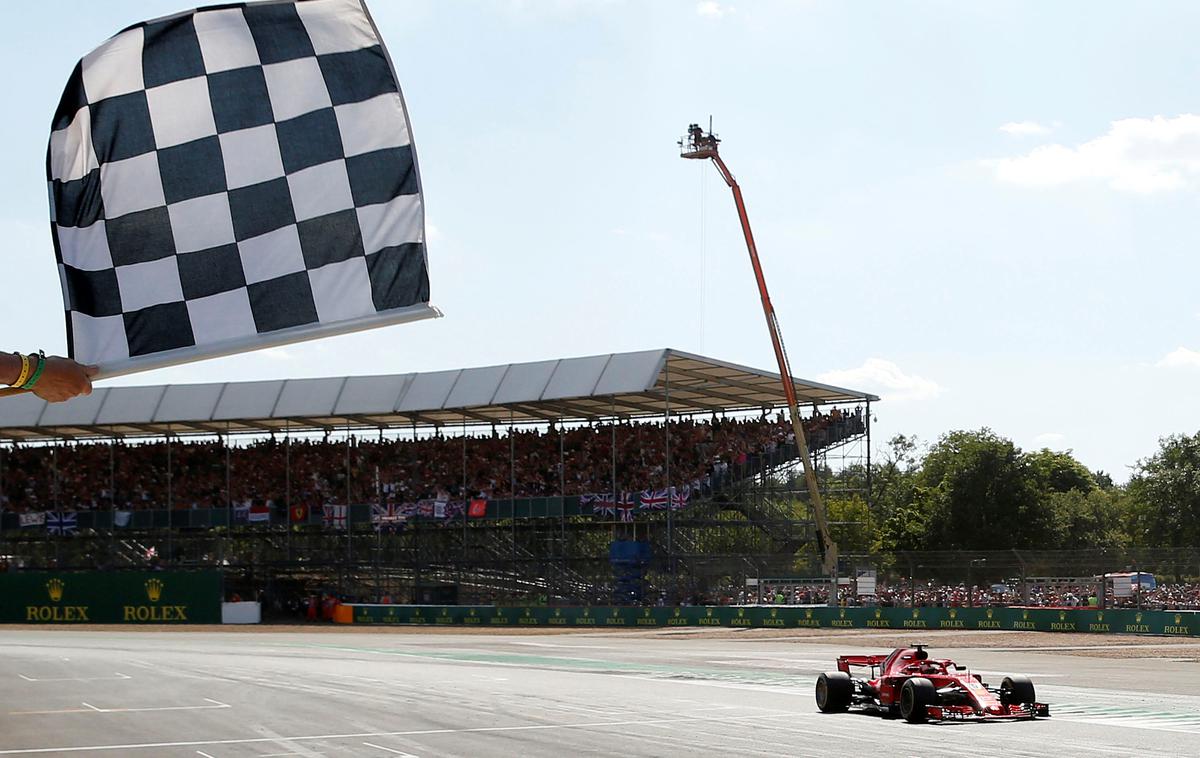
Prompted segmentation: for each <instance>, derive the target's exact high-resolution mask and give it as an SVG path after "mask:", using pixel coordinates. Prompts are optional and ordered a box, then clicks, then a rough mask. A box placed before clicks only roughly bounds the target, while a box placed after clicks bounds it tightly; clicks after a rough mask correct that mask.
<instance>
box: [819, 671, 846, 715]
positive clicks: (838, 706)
mask: <svg viewBox="0 0 1200 758" xmlns="http://www.w3.org/2000/svg"><path fill="white" fill-rule="evenodd" d="M853 695H854V682H853V681H851V680H850V675H849V674H847V673H846V672H845V671H830V672H827V673H824V674H821V675H820V676H819V677H817V709H818V710H819V711H821V713H842V712H843V711H847V710H849V708H850V698H851V696H853Z"/></svg>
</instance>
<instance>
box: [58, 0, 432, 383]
mask: <svg viewBox="0 0 1200 758" xmlns="http://www.w3.org/2000/svg"><path fill="white" fill-rule="evenodd" d="M46 170H47V179H48V181H49V183H50V217H51V231H52V234H53V238H54V247H55V253H56V255H57V258H58V264H59V271H60V274H61V278H62V287H63V296H64V300H65V303H66V311H67V336H68V344H69V346H70V354H71V356H72V357H73V358H75V359H76V360H79V361H81V362H86V363H98V364H100V366H101V374H102V375H106V376H112V375H115V374H119V373H127V372H130V371H137V370H144V369H148V368H155V367H158V366H164V365H170V364H173V363H181V362H184V361H189V360H196V359H199V358H204V357H211V356H216V355H226V354H230V353H235V352H241V351H245V350H251V349H256V348H260V347H267V346H270V345H279V344H285V343H289V342H296V341H299V340H303V339H311V338H314V337H320V336H327V335H330V334H340V333H345V332H350V331H357V330H360V329H366V328H371V327H375V326H384V325H387V324H394V323H400V322H404V321H412V320H415V319H420V318H428V317H431V316H436V315H437V311H436V310H435V309H433V308H431V307H430V306H429V303H428V301H429V278H428V273H427V267H426V256H425V245H424V240H425V230H424V226H425V222H424V207H423V203H422V198H421V192H420V181H419V176H418V172H417V164H416V158H415V155H414V153H413V147H412V142H411V140H410V135H409V127H408V117H407V113H406V111H405V107H404V101H403V99H402V97H401V94H400V88H399V85H398V83H397V81H396V76H395V73H394V71H393V68H392V65H391V61H390V59H389V57H388V55H387V52H386V50H385V49H384V47H383V42H382V40H381V39H380V37H379V34H378V31H377V29H376V28H375V25H374V23H373V22H372V20H371V18H370V16H369V14H368V13H367V10H366V7H365V5H363V3H362V2H361V1H360V0H299V1H297V2H278V1H271V2H261V3H242V4H233V5H221V6H214V7H211V8H201V9H198V10H195V11H191V12H187V13H181V14H178V15H175V16H170V17H166V18H162V19H158V20H155V21H148V22H145V23H141V24H136V25H134V26H132V27H130V28H128V29H126V30H124V31H122V32H120V33H119V34H117V35H116V36H115V37H113V38H111V39H109V40H108V41H107V42H105V43H104V44H103V45H101V46H100V47H98V48H97V49H96V50H94V51H93V52H91V53H89V54H88V55H87V56H85V57H84V58H83V60H81V61H80V62H79V63H78V64H77V65H76V67H75V70H74V72H73V73H72V74H71V78H70V81H69V82H68V83H67V87H66V91H65V92H64V93H63V96H62V101H61V102H60V103H59V106H58V110H57V112H56V113H55V114H54V122H53V126H52V133H51V135H50V147H49V155H48V158H47V166H46Z"/></svg>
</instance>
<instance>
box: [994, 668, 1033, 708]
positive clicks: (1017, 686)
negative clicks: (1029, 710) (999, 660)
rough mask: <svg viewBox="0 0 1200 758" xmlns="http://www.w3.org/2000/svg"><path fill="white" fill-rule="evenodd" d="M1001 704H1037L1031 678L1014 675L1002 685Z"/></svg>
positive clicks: (1006, 678)
mask: <svg viewBox="0 0 1200 758" xmlns="http://www.w3.org/2000/svg"><path fill="white" fill-rule="evenodd" d="M1000 702H1001V703H1004V704H1005V705H1032V704H1034V703H1036V702H1037V695H1036V694H1035V693H1034V691H1033V682H1031V681H1029V677H1027V676H1021V675H1020V674H1013V675H1012V676H1006V677H1004V681H1003V682H1001V683H1000Z"/></svg>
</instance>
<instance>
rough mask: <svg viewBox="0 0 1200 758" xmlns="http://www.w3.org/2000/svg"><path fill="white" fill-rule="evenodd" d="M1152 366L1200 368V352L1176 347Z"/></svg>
mask: <svg viewBox="0 0 1200 758" xmlns="http://www.w3.org/2000/svg"><path fill="white" fill-rule="evenodd" d="M1154 365H1155V366H1158V367H1159V368H1200V351H1197V350H1188V349H1187V348H1186V347H1177V348H1175V349H1174V350H1172V351H1171V352H1169V353H1167V354H1166V355H1165V356H1163V359H1162V360H1161V361H1159V362H1158V363H1156V364H1154Z"/></svg>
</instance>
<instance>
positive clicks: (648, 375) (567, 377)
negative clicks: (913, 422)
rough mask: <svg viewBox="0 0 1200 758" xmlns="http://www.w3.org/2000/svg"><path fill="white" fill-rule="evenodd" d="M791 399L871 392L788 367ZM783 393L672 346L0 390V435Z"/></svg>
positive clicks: (473, 414) (478, 416)
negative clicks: (260, 377)
mask: <svg viewBox="0 0 1200 758" xmlns="http://www.w3.org/2000/svg"><path fill="white" fill-rule="evenodd" d="M795 382H796V391H797V394H798V396H799V398H800V401H801V403H805V404H808V403H817V404H821V405H824V404H828V403H859V402H864V401H868V400H870V401H875V400H878V399H879V398H878V397H875V396H874V395H870V394H868V393H865V392H860V391H857V390H849V389H843V388H841V387H833V386H830V385H827V384H820V383H818V382H812V381H808V380H806V379H795ZM668 402H669V404H670V409H671V412H672V413H675V414H689V413H708V412H716V411H741V410H751V409H759V408H764V407H779V406H782V405H783V404H784V399H783V389H782V387H781V386H780V382H779V375H778V374H775V373H771V372H769V371H761V370H758V369H752V368H747V367H745V366H739V365H736V364H733V363H727V362H725V361H719V360H716V359H714V358H705V357H704V356H700V355H693V354H691V353H684V352H680V351H678V350H647V351H643V352H636V353H611V354H608V355H594V356H588V357H584V358H564V359H560V360H550V361H537V362H534V363H510V364H508V365H505V366H487V367H484V368H468V369H454V370H452V371H430V372H424V373H412V374H391V375H385V376H350V377H330V378H328V379H277V380H271V381H256V382H227V383H223V384H167V385H157V386H146V387H98V388H96V390H95V391H94V392H92V394H91V395H89V396H86V397H79V398H76V399H74V400H71V401H68V402H66V403H55V404H48V403H46V402H45V401H43V400H39V399H38V398H36V397H33V396H31V395H22V396H16V397H12V398H6V399H3V400H0V439H8V440H31V441H33V440H42V441H44V440H50V439H54V438H63V437H66V438H73V439H86V438H98V437H113V436H128V437H141V436H150V435H159V434H166V433H168V432H172V433H174V434H212V433H226V432H228V433H233V434H238V433H258V434H261V433H263V432H268V431H273V430H284V429H285V428H286V429H290V430H292V431H296V432H300V431H322V430H338V429H346V428H347V427H350V428H355V429H364V428H370V429H379V428H405V429H408V428H412V427H414V426H418V427H429V426H448V427H454V426H461V425H462V424H464V423H466V424H470V425H474V424H492V423H499V424H506V423H508V421H509V419H510V418H511V419H512V420H513V421H515V422H516V423H530V422H545V421H550V420H556V421H557V420H562V421H586V420H592V419H602V418H605V417H611V416H613V415H614V414H615V415H618V416H622V417H627V418H629V417H652V416H661V415H662V414H663V410H664V407H665V406H666V405H667V403H668Z"/></svg>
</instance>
